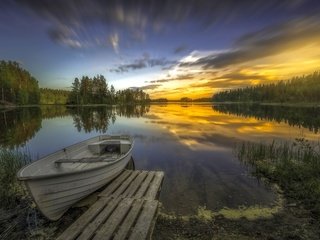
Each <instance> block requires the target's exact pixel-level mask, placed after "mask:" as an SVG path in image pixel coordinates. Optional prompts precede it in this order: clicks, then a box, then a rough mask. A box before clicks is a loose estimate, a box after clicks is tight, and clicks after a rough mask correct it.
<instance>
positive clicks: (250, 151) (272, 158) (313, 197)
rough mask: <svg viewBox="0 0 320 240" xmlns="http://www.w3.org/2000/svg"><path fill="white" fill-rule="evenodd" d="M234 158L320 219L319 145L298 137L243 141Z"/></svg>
mask: <svg viewBox="0 0 320 240" xmlns="http://www.w3.org/2000/svg"><path fill="white" fill-rule="evenodd" d="M236 153H237V155H238V158H239V159H240V160H241V162H243V163H244V164H246V165H248V166H250V167H252V171H253V173H254V175H256V176H258V177H265V178H267V179H269V180H271V181H272V182H275V183H277V184H279V186H280V187H281V188H282V190H283V191H284V193H285V196H286V197H287V198H290V199H291V200H293V201H295V202H296V203H297V204H302V205H303V206H304V207H305V208H306V209H308V210H310V211H311V212H312V213H313V216H314V217H316V219H317V220H318V221H319V222H320V201H319V199H320V145H319V143H318V144H313V143H310V142H308V140H306V139H304V138H298V139H296V140H295V141H294V142H293V143H289V142H275V141H273V142H272V143H269V144H263V143H259V144H257V143H250V142H245V143H242V144H241V145H239V146H238V147H237V151H236Z"/></svg>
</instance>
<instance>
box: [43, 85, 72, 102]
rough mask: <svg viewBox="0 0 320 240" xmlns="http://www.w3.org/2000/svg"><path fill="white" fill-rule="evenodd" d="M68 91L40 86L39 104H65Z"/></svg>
mask: <svg viewBox="0 0 320 240" xmlns="http://www.w3.org/2000/svg"><path fill="white" fill-rule="evenodd" d="M69 95H70V91H67V90H61V89H50V88H40V104H66V103H67V101H68V99H69Z"/></svg>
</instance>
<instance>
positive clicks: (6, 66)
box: [0, 60, 40, 105]
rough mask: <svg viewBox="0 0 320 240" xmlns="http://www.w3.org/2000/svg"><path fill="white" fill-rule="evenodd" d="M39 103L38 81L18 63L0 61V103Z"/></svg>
mask: <svg viewBox="0 0 320 240" xmlns="http://www.w3.org/2000/svg"><path fill="white" fill-rule="evenodd" d="M39 101H40V91H39V85H38V81H37V80H36V79H35V78H34V77H33V76H31V74H30V73H29V72H28V71H26V70H25V69H23V68H21V67H20V65H19V63H17V62H13V61H8V62H6V61H3V60H2V61H0V103H2V104H17V105H25V104H38V103H39Z"/></svg>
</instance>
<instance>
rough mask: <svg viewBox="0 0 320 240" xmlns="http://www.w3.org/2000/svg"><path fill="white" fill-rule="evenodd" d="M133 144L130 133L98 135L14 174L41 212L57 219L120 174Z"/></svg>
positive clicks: (129, 156) (49, 217)
mask: <svg viewBox="0 0 320 240" xmlns="http://www.w3.org/2000/svg"><path fill="white" fill-rule="evenodd" d="M133 145H134V142H133V140H132V138H130V137H129V136H123V135H121V136H108V135H101V136H97V137H94V138H91V139H88V140H86V141H83V142H80V143H77V144H75V145H72V146H69V147H67V148H64V149H62V150H60V151H58V152H55V153H53V154H50V155H48V156H46V157H43V158H41V159H39V160H38V161H35V162H33V163H31V164H29V165H26V166H25V167H23V168H22V169H20V170H19V172H18V173H17V176H18V179H19V180H21V181H23V182H24V183H25V185H26V188H27V189H28V191H29V193H30V195H31V196H32V198H33V200H34V202H35V203H36V205H37V207H38V208H39V210H40V212H41V213H42V214H43V215H44V216H45V217H47V218H48V219H50V220H58V219H59V218H60V217H61V216H62V215H63V214H64V213H65V212H66V211H67V210H68V209H69V208H70V207H71V206H72V205H73V204H75V203H76V202H78V201H79V200H81V199H82V198H84V197H86V196H88V195H89V194H91V193H93V192H94V191H96V190H97V189H99V188H101V187H102V186H104V185H106V184H107V183H108V182H110V181H111V180H112V179H114V178H115V177H116V176H117V175H118V174H120V173H121V171H122V170H123V169H124V168H125V167H126V165H127V164H128V162H129V160H130V159H131V154H132V148H133Z"/></svg>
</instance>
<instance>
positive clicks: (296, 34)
mask: <svg viewBox="0 0 320 240" xmlns="http://www.w3.org/2000/svg"><path fill="white" fill-rule="evenodd" d="M319 24H320V19H319V18H318V17H308V18H299V19H295V20H291V21H288V22H285V23H282V24H278V25H273V26H269V27H266V28H264V29H261V30H259V31H256V32H252V33H249V34H246V35H243V36H242V37H240V38H239V39H238V40H236V41H235V43H234V46H233V48H231V49H229V50H227V51H225V52H222V53H216V54H210V55H208V56H205V57H202V58H199V59H197V60H196V61H194V62H183V63H181V64H180V66H181V67H190V66H200V67H202V68H203V69H213V68H215V69H217V68H225V67H228V66H231V65H236V64H243V63H247V62H250V61H253V60H257V59H261V58H265V57H270V56H274V55H279V54H281V53H284V52H287V51H291V50H296V49H298V48H302V47H305V46H306V45H310V44H318V43H319V40H320V28H319Z"/></svg>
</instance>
